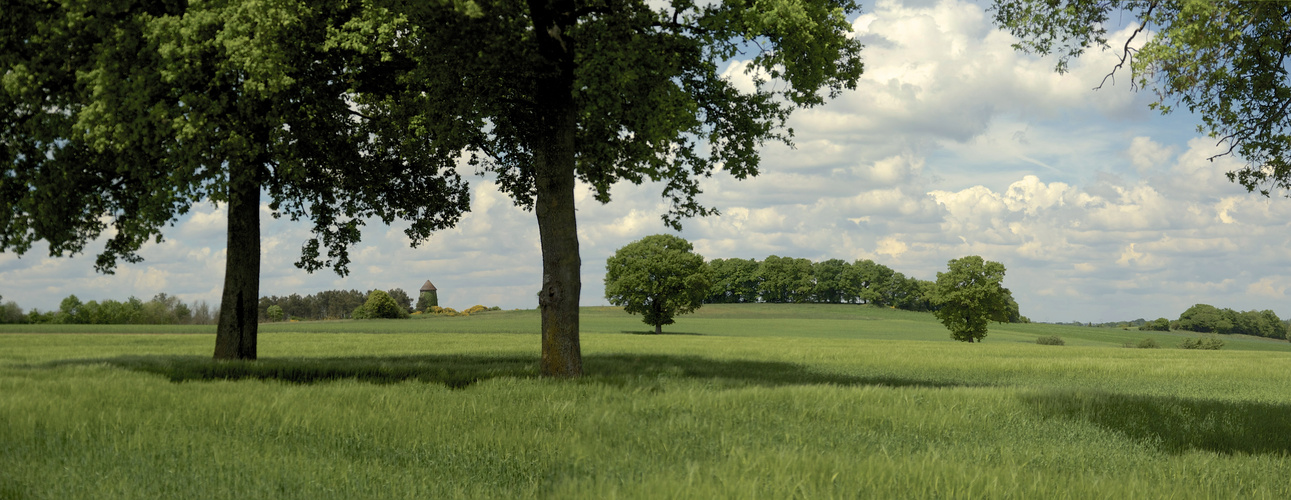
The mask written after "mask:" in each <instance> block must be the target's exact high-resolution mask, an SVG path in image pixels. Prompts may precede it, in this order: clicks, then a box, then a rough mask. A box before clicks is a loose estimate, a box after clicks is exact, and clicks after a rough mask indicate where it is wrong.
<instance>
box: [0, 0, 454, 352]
mask: <svg viewBox="0 0 1291 500" xmlns="http://www.w3.org/2000/svg"><path fill="white" fill-rule="evenodd" d="M0 11H3V12H4V13H5V15H4V20H3V22H0V75H2V76H3V83H4V84H3V87H0V108H4V109H6V110H12V111H6V113H4V114H3V115H0V168H3V171H0V249H3V250H13V251H16V252H17V253H19V254H21V253H23V252H25V251H26V250H28V249H30V248H31V245H32V244H33V243H34V242H35V241H45V242H47V243H48V244H49V250H50V254H51V255H64V254H76V253H79V252H81V251H82V250H83V249H84V247H85V245H86V244H87V242H89V241H91V240H94V239H96V238H98V237H99V236H100V235H103V234H105V232H106V233H107V234H110V235H111V236H110V237H109V238H108V240H107V244H106V247H105V249H104V251H103V252H102V253H100V254H99V256H98V259H97V261H96V264H95V267H96V269H98V270H99V271H101V272H104V273H111V272H112V269H113V268H114V267H115V265H116V263H117V260H118V259H122V260H125V261H127V262H132V263H133V262H138V261H139V260H141V258H140V257H139V256H138V255H137V253H136V252H137V250H138V249H139V248H140V247H141V246H142V244H143V243H145V242H147V241H149V240H157V241H160V240H161V238H162V228H163V227H164V226H165V225H166V224H168V223H172V222H173V221H174V219H175V218H176V217H178V216H179V215H182V214H184V213H186V212H187V211H188V210H189V209H190V208H191V206H192V205H193V204H194V203H196V202H198V201H201V200H212V201H216V202H221V203H223V204H225V205H226V206H227V207H228V246H227V257H226V259H227V260H226V264H225V277H224V291H223V295H222V302H221V310H220V314H219V326H218V329H217V334H216V343H215V358H217V359H255V358H256V343H257V317H258V299H259V272H260V253H261V250H260V211H261V193H262V192H268V194H269V197H270V202H269V208H270V210H271V211H272V212H273V215H274V216H275V217H278V216H281V215H286V216H289V217H291V218H292V219H297V218H302V217H303V218H308V219H309V220H311V221H312V222H313V223H314V232H315V236H316V237H315V238H313V239H311V240H309V241H308V242H306V244H305V246H304V248H303V256H302V258H301V260H300V262H298V263H297V265H298V266H300V267H302V268H304V269H306V270H309V271H313V270H317V269H319V268H322V267H332V268H334V269H335V270H336V271H337V272H338V273H339V274H342V275H344V274H345V273H346V272H347V265H348V263H349V259H348V255H347V252H346V249H347V248H348V246H350V245H352V244H353V243H354V242H356V241H358V239H359V237H360V232H359V228H360V227H361V226H362V225H363V219H364V218H369V217H378V218H380V219H381V220H383V221H384V222H386V223H389V222H391V221H392V220H393V219H395V218H401V219H407V220H410V221H412V225H411V227H410V228H409V229H408V230H407V234H408V236H409V237H410V238H411V239H412V241H413V242H414V244H415V243H416V242H420V241H424V240H425V239H426V238H427V237H428V236H429V233H430V232H431V231H433V230H435V229H439V228H443V227H446V226H450V225H452V224H453V223H455V222H456V220H457V219H458V218H459V217H460V215H461V213H462V212H463V211H464V210H465V208H466V204H467V191H466V186H465V185H463V184H462V183H461V182H460V180H459V179H458V177H457V174H456V173H455V172H454V171H453V167H454V161H455V159H456V156H457V154H458V151H460V149H461V148H462V147H465V144H464V143H460V144H459V143H452V142H451V141H440V142H437V143H434V144H429V143H426V142H424V141H419V140H413V139H412V138H411V137H409V136H408V134H409V133H416V131H415V130H414V131H408V132H405V131H404V129H402V128H400V127H395V126H391V125H390V123H391V121H392V117H391V116H390V114H389V112H388V111H387V109H386V108H376V107H372V106H369V105H366V104H364V103H362V102H356V97H355V96H356V95H357V93H358V92H359V89H362V91H363V92H364V93H365V95H369V96H376V97H372V98H374V99H375V98H377V97H379V96H382V95H388V94H389V93H390V91H388V90H384V89H383V88H381V87H379V86H376V85H374V84H373V83H372V82H374V81H375V82H385V76H386V75H385V70H384V69H383V68H382V67H381V61H382V59H381V56H380V55H379V54H367V53H363V52H361V51H355V50H351V49H347V48H345V47H342V46H341V43H340V42H338V41H336V40H333V39H331V38H330V37H331V36H333V35H335V34H337V31H336V30H335V29H334V28H336V27H337V26H341V25H344V24H345V23H347V22H348V21H349V20H350V18H349V16H350V15H351V14H353V9H352V8H351V7H350V6H348V5H346V2H304V1H299V0H282V1H277V2H252V1H240V0H224V1H218V0H217V1H209V2H200V3H198V2H193V3H186V2H164V1H124V2H110V3H105V2H98V3H95V2H77V1H71V0H66V1H61V2H34V1H23V0H8V1H5V2H3V3H2V4H0ZM109 226H110V227H111V231H108V228H109ZM320 248H325V249H326V252H327V254H326V257H323V256H322V254H321V252H320Z"/></svg>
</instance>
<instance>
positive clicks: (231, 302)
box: [215, 162, 260, 359]
mask: <svg viewBox="0 0 1291 500" xmlns="http://www.w3.org/2000/svg"><path fill="white" fill-rule="evenodd" d="M258 171H259V168H258V167H257V166H256V165H246V164H244V163H234V162H230V163H229V229H228V242H229V243H228V252H227V253H226V254H225V260H224V295H223V299H222V300H223V301H222V302H221V303H220V324H219V327H218V329H217V330H216V331H215V359H256V330H257V324H256V319H257V318H256V317H257V316H258V314H259V313H258V311H259V309H258V308H259V302H260V182H259V180H258V177H259V176H258V175H257V174H258Z"/></svg>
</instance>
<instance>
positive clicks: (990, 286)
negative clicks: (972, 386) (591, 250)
mask: <svg viewBox="0 0 1291 500" xmlns="http://www.w3.org/2000/svg"><path fill="white" fill-rule="evenodd" d="M693 250H694V247H693V246H692V245H691V244H690V242H688V241H686V240H684V239H682V238H679V237H676V236H672V235H668V234H657V235H653V236H647V237H645V238H642V239H641V240H639V241H634V242H632V243H629V244H627V245H625V246H623V248H620V249H619V250H618V251H616V252H615V253H614V256H612V257H610V258H609V259H607V260H606V262H605V298H606V299H607V300H609V301H610V303H611V304H614V305H617V306H623V308H624V310H625V311H627V312H628V313H631V314H640V315H641V316H642V321H643V322H644V323H646V324H648V325H653V326H654V327H655V333H662V332H663V325H670V324H672V323H674V321H675V320H674V319H673V317H674V316H676V315H678V314H686V313H689V312H693V311H695V310H696V309H699V308H700V307H701V306H702V305H703V304H705V303H739V302H796V303H803V302H823V303H866V304H873V305H884V306H891V307H901V308H903V309H912V310H922V311H929V310H930V311H933V312H934V314H936V315H937V318H938V319H940V320H941V321H942V323H944V324H945V325H946V328H947V329H949V330H950V331H951V336H952V337H954V338H955V339H956V340H962V341H966V342H973V341H979V340H981V339H982V338H984V337H985V336H986V325H987V323H989V322H990V321H1001V322H1017V321H1026V319H1025V318H1023V317H1022V316H1021V315H1020V314H1019V313H1018V304H1017V302H1016V301H1014V300H1013V294H1012V293H1011V292H1009V290H1008V289H1007V288H1004V286H1003V285H1002V282H1003V280H1004V265H1002V264H1000V263H998V262H990V261H986V260H983V259H982V258H981V257H978V256H975V255H974V256H968V257H964V258H962V259H955V260H951V261H950V262H949V263H948V268H949V269H948V271H947V272H945V273H937V281H936V282H928V281H920V280H916V279H912V278H906V277H905V275H903V274H901V273H898V272H895V271H893V270H892V269H890V268H888V267H887V266H883V265H881V264H876V263H874V261H871V260H858V261H856V263H854V264H848V263H847V262H844V261H842V260H838V259H830V260H827V261H824V262H820V263H813V262H812V261H810V260H807V259H795V258H791V257H778V256H775V255H772V256H770V257H767V258H766V260H764V261H762V262H758V261H756V260H753V259H747V260H746V259H716V260H713V261H712V262H705V261H704V257H703V256H702V255H698V254H696V253H694V251H693Z"/></svg>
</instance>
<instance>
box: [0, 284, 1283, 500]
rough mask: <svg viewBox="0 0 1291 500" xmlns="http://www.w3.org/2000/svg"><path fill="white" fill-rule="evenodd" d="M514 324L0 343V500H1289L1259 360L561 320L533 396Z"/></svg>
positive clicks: (527, 317) (921, 334)
mask: <svg viewBox="0 0 1291 500" xmlns="http://www.w3.org/2000/svg"><path fill="white" fill-rule="evenodd" d="M537 322H538V318H537V314H536V313H535V312H534V311H501V312H490V313H484V314H479V315H476V316H471V317H458V318H438V317H433V318H416V319H411V320H402V321H399V320H390V321H377V320H374V321H336V322H314V323H282V324H266V325H263V327H262V334H261V337H260V355H261V359H260V360H259V361H256V362H224V363H217V362H213V361H211V360H210V359H209V357H210V354H211V351H212V349H213V345H214V336H213V334H212V332H213V329H212V328H211V327H164V326H161V327H152V326H144V327H139V326H112V327H103V326H98V327H86V326H84V325H80V326H75V328H72V327H69V326H60V325H39V326H40V328H34V327H32V326H26V327H22V328H10V327H6V328H9V329H5V330H0V332H3V333H5V334H3V335H0V423H3V425H0V499H8V498H59V499H61V498H96V499H97V498H309V499H313V498H449V497H475V498H480V497H483V498H513V497H516V498H535V497H542V498H795V497H802V498H840V497H843V498H853V497H861V498H1045V499H1048V498H1269V499H1280V498H1291V390H1288V383H1289V382H1291V377H1289V376H1288V373H1291V344H1288V343H1287V342H1284V341H1276V342H1275V341H1269V340H1264V339H1254V338H1230V337H1224V339H1225V340H1226V341H1227V344H1226V345H1225V346H1224V349H1223V350H1220V351H1193V350H1183V349H1177V348H1174V346H1175V345H1177V344H1178V343H1179V341H1181V340H1182V339H1184V338H1185V337H1186V335H1183V334H1180V333H1177V332H1174V333H1165V332H1153V333H1149V332H1139V331H1122V330H1112V329H1098V328H1080V327H1069V326H1056V325H1038V324H1033V325H994V327H993V328H992V330H991V333H990V335H989V336H988V337H987V339H986V342H985V343H982V344H964V343H959V342H952V341H950V340H949V335H948V333H947V332H946V331H945V330H944V329H943V328H941V326H940V324H938V323H936V321H935V320H934V319H933V318H932V317H931V316H930V315H927V314H919V313H910V312H904V311H896V310H889V309H878V308H870V307H859V306H833V305H718V306H706V307H705V308H704V309H701V310H700V311H699V312H698V313H696V314H694V315H690V316H684V317H681V318H679V319H678V323H677V324H675V325H671V326H669V327H666V328H665V332H667V333H672V334H665V335H641V334H638V333H640V332H645V331H647V330H649V328H650V327H648V326H646V325H644V324H642V323H641V322H640V321H639V318H636V317H632V316H628V315H626V314H623V313H622V312H621V311H618V310H615V309H611V308H587V309H585V310H584V314H583V317H582V325H583V331H584V335H583V349H584V357H585V367H586V371H587V373H588V375H587V376H586V377H584V378H582V379H580V380H576V381H556V380H546V379H541V378H539V377H537V376H536V372H537V365H538V337H537V335H536V334H535V333H534V332H535V331H536V330H537ZM1047 335H1057V336H1060V337H1062V338H1063V339H1064V340H1065V341H1066V342H1067V345H1065V346H1047V345H1037V344H1036V343H1035V339H1036V338H1037V337H1039V336H1047ZM1147 337H1151V338H1154V339H1156V340H1157V341H1158V343H1160V344H1161V345H1162V346H1163V348H1162V349H1126V348H1123V347H1121V346H1122V345H1123V344H1124V343H1125V342H1127V341H1137V340H1140V339H1142V338H1147Z"/></svg>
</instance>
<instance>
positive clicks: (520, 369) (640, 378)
mask: <svg viewBox="0 0 1291 500" xmlns="http://www.w3.org/2000/svg"><path fill="white" fill-rule="evenodd" d="M97 364H108V365H112V366H117V367H120V368H124V369H128V370H134V371H139V372H145V373H153V374H157V375H161V376H164V377H166V378H168V379H169V380H170V381H172V382H189V381H208V380H242V379H257V380H278V381H282V382H291V383H298V384H312V383H317V382H327V381H333V380H344V379H353V380H359V381H363V382H370V383H376V384H387V383H395V382H402V381H408V380H415V381H421V382H428V383H440V384H444V385H446V386H448V387H451V388H464V387H467V386H469V385H471V384H473V383H476V382H479V381H482V380H487V379H491V378H495V377H517V378H538V358H537V357H536V356H482V355H474V356H468V355H423V356H371V357H338V358H264V359H260V360H259V361H215V360H212V359H211V358H207V357H201V356H121V357H115V358H103V359H79V360H65V361H56V362H52V363H47V364H44V365H41V366H45V367H56V366H66V365H97ZM583 372H584V374H585V376H584V377H583V378H582V379H580V380H579V381H578V382H577V383H603V384H607V385H613V386H617V387H628V386H641V385H645V384H648V383H650V382H651V381H657V380H661V379H677V380H683V379H692V380H701V381H705V382H710V383H714V384H717V385H721V386H728V387H744V386H787V385H839V386H873V385H878V386H888V387H960V386H965V385H966V384H963V383H958V382H948V381H940V380H922V379H913V378H901V377H889V376H869V377H862V376H854V375H847V374H837V373H824V372H817V371H812V370H809V369H807V367H805V366H803V365H798V364H794V363H782V362H772V361H747V360H714V359H709V358H704V357H700V356H671V355H658V354H652V355H630V354H600V355H587V356H584V357H583Z"/></svg>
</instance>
